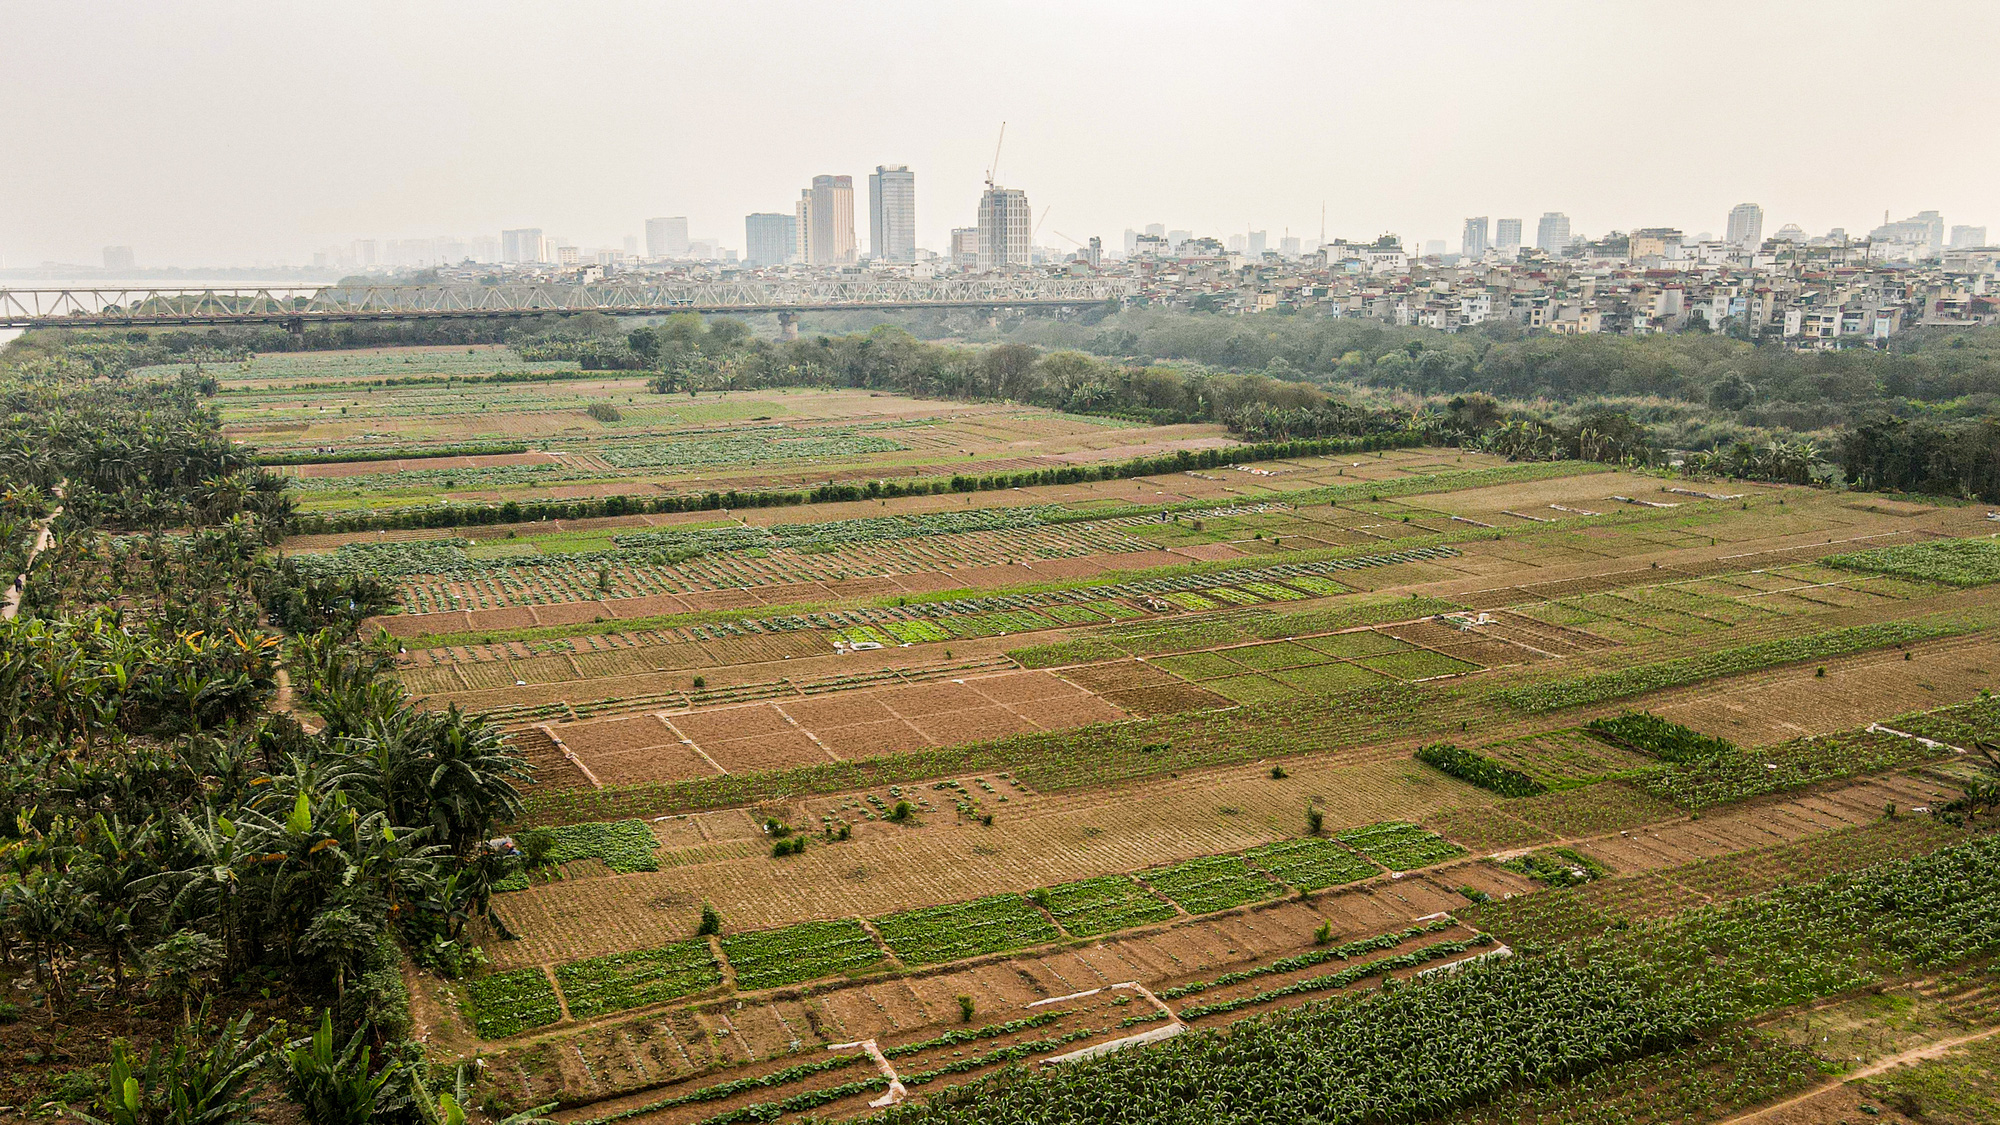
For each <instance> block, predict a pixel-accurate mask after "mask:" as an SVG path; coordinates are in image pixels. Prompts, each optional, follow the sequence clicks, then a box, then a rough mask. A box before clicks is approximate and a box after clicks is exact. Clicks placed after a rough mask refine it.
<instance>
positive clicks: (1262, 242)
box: [1250, 230, 1271, 258]
mask: <svg viewBox="0 0 2000 1125" xmlns="http://www.w3.org/2000/svg"><path fill="white" fill-rule="evenodd" d="M1270 241H1271V232H1270V231H1267V230H1253V231H1251V232H1250V256H1251V257H1253V258H1261V257H1263V256H1264V248H1265V246H1266V245H1268V244H1269V243H1270Z"/></svg>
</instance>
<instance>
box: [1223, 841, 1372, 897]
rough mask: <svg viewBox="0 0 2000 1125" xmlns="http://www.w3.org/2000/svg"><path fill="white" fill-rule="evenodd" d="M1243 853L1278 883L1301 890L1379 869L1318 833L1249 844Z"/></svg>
mask: <svg viewBox="0 0 2000 1125" xmlns="http://www.w3.org/2000/svg"><path fill="white" fill-rule="evenodd" d="M1245 855H1246V856H1247V857H1248V858H1249V860H1250V862H1251V863H1253V864H1255V865H1256V866H1258V867H1261V868H1263V869H1264V870H1265V871H1268V872H1270V873H1271V875H1272V877H1273V878H1275V879H1277V880H1278V881H1279V882H1280V883H1283V884H1285V885H1286V886H1288V887H1296V888H1297V889H1299V890H1302V891H1318V890H1324V889H1326V888H1327V887H1337V886H1340V885H1342V884H1345V883H1353V882H1358V881H1360V880H1362V879H1366V878H1368V877H1370V876H1372V875H1380V874H1381V873H1382V869H1381V868H1379V867H1377V866H1375V865H1374V864H1372V863H1370V862H1368V861H1367V860H1365V859H1363V858H1361V857H1360V856H1358V855H1355V854H1354V853H1353V852H1351V851H1349V850H1348V849H1346V848H1345V847H1342V846H1341V845H1340V844H1339V843H1337V842H1335V841H1333V840H1329V839H1326V838H1324V837H1318V836H1307V837H1304V838H1302V839H1297V840H1280V841H1278V842H1277V843H1275V844H1265V845H1264V846H1263V847H1261V848H1252V849H1251V850H1250V851H1248V852H1246V853H1245Z"/></svg>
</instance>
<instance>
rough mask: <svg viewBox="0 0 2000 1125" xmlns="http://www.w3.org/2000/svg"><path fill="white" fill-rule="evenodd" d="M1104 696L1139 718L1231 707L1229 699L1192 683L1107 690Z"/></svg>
mask: <svg viewBox="0 0 2000 1125" xmlns="http://www.w3.org/2000/svg"><path fill="white" fill-rule="evenodd" d="M1103 695H1104V698H1105V699H1106V700H1108V701H1110V702H1111V703H1113V704H1115V705H1117V706H1118V707H1121V708H1123V709H1124V710H1126V711H1130V712H1131V713H1133V714H1135V715H1173V714H1178V713H1179V712H1182V711H1206V710H1212V709H1214V708H1217V707H1227V706H1230V705H1231V704H1230V700H1229V699H1228V698H1227V697H1226V696H1222V695H1218V694H1216V693H1215V692H1212V691H1204V690H1202V689H1201V688H1198V687H1195V686H1194V685H1192V684H1181V685H1178V686H1162V687H1142V688H1129V689H1126V690H1124V691H1107V692H1104V693H1103Z"/></svg>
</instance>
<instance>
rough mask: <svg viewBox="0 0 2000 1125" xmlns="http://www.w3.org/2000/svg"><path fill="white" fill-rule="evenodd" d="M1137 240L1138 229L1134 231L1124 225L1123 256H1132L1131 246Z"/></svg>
mask: <svg viewBox="0 0 2000 1125" xmlns="http://www.w3.org/2000/svg"><path fill="white" fill-rule="evenodd" d="M1138 241H1139V232H1138V231H1136V230H1133V229H1132V228H1131V227H1126V228H1125V256H1126V257H1128V258H1129V257H1131V256H1132V246H1133V244H1134V243H1136V242H1138Z"/></svg>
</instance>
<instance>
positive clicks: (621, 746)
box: [552, 715, 681, 760]
mask: <svg viewBox="0 0 2000 1125" xmlns="http://www.w3.org/2000/svg"><path fill="white" fill-rule="evenodd" d="M552 729H553V730H554V732H555V735H556V737H558V738H560V739H562V741H563V745H565V746H567V747H569V748H570V749H571V750H573V751H575V752H576V754H577V755H578V756H579V757H582V758H584V759H586V760H588V759H591V758H594V757H595V756H596V755H599V754H606V753H611V752H614V751H623V750H643V749H645V748H647V747H651V746H661V745H665V744H667V743H678V742H680V740H681V738H680V735H678V734H676V733H675V732H674V730H673V729H672V728H671V727H669V726H667V724H666V723H664V722H662V721H661V720H660V718H659V716H657V715H634V716H632V717H631V718H626V719H600V720H597V721H595V722H587V723H564V724H562V725H561V726H559V727H555V728H552Z"/></svg>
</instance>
